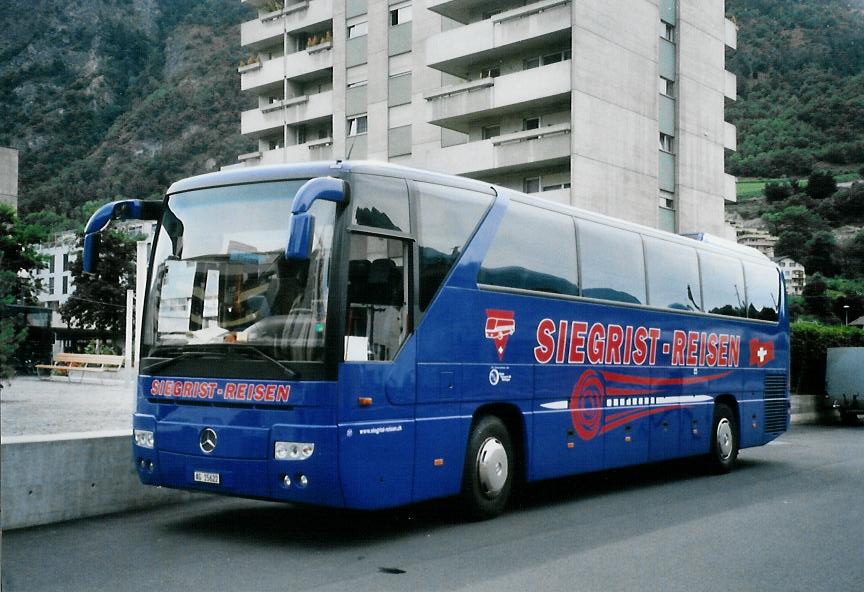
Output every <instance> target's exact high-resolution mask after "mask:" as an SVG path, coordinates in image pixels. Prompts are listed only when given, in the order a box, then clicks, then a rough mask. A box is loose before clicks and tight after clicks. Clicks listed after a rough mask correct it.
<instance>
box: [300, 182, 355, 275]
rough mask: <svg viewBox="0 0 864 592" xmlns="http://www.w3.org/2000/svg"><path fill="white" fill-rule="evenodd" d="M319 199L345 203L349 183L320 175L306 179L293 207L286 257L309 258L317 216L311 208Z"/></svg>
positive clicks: (303, 259)
mask: <svg viewBox="0 0 864 592" xmlns="http://www.w3.org/2000/svg"><path fill="white" fill-rule="evenodd" d="M319 200H323V201H332V202H334V203H337V204H341V203H345V202H346V201H348V183H346V182H345V181H343V180H342V179H336V178H335V177H318V178H316V179H310V180H309V181H306V183H304V184H303V186H302V187H301V188H300V189H299V190H298V191H297V195H295V196H294V204H293V206H292V207H291V214H292V217H291V235H290V236H289V237H288V246H287V247H285V258H286V259H299V260H301V261H305V260H307V259H309V253H310V251H311V249H312V238H313V236H314V235H315V217H314V216H312V215H311V214H310V213H309V208H311V207H312V204H314V203H315V202H316V201H319Z"/></svg>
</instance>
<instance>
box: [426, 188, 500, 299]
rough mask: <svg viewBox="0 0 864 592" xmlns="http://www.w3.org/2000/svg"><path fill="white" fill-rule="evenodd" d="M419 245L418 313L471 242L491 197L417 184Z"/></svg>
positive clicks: (432, 296) (473, 192)
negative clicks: (469, 241) (469, 240)
mask: <svg viewBox="0 0 864 592" xmlns="http://www.w3.org/2000/svg"><path fill="white" fill-rule="evenodd" d="M416 186H417V191H418V200H417V206H418V216H419V230H420V232H419V234H420V236H419V241H420V242H419V244H420V303H419V304H420V310H421V311H422V310H426V308H427V307H428V306H429V303H430V302H432V298H434V297H435V292H437V291H438V287H439V286H440V285H441V282H443V281H444V278H445V277H447V273H448V272H449V271H450V268H451V267H452V266H453V263H455V262H456V259H457V258H458V257H459V255H460V254H461V253H462V249H464V248H465V243H467V242H468V239H469V238H471V234H472V233H473V232H474V229H475V228H476V227H477V225H478V224H479V223H480V219H481V218H482V217H483V214H484V213H485V212H486V210H487V209H488V207H489V205H490V204H491V203H492V197H491V196H489V195H483V194H482V193H477V192H475V191H467V190H464V189H454V188H453V187H445V186H443V185H433V184H430V183H417V185H416Z"/></svg>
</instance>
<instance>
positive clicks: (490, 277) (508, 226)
mask: <svg viewBox="0 0 864 592" xmlns="http://www.w3.org/2000/svg"><path fill="white" fill-rule="evenodd" d="M477 282H478V283H480V284H490V285H493V286H504V287H508V288H520V289H523V290H536V291H538V292H550V293H552V294H569V295H571V296H578V294H579V288H578V284H579V276H578V275H577V273H576V233H575V228H574V226H573V219H572V218H570V217H569V216H565V215H563V214H556V213H554V212H549V211H547V210H543V209H540V208H535V207H531V206H527V205H524V204H520V203H511V204H510V208H509V209H508V210H507V214H506V215H505V216H504V220H503V221H502V223H501V227H500V228H499V229H498V233H497V234H496V235H495V240H494V241H493V242H492V246H491V247H490V248H489V252H488V253H487V255H486V259H484V261H483V265H482V267H481V268H480V275H479V276H478V277H477Z"/></svg>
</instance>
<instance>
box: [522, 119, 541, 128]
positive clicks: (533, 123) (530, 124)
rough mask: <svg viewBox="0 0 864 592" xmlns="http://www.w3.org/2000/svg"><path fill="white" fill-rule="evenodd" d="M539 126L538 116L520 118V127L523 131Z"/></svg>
mask: <svg viewBox="0 0 864 592" xmlns="http://www.w3.org/2000/svg"><path fill="white" fill-rule="evenodd" d="M539 127H540V118H539V117H529V118H527V119H523V120H522V129H523V130H524V131H528V130H535V129H538V128H539Z"/></svg>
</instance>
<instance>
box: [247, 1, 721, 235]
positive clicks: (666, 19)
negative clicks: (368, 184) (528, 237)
mask: <svg viewBox="0 0 864 592" xmlns="http://www.w3.org/2000/svg"><path fill="white" fill-rule="evenodd" d="M243 1H245V2H247V3H248V4H250V5H252V6H254V7H255V8H257V10H258V18H256V19H255V20H252V21H249V22H247V23H243V25H242V26H241V44H242V45H243V46H244V47H245V48H246V49H247V50H248V52H249V54H248V58H247V59H246V60H245V63H244V65H242V66H241V67H240V68H239V72H240V77H241V88H242V89H243V90H245V91H247V92H249V93H251V94H253V95H254V96H256V97H257V101H258V107H257V108H256V109H252V110H249V111H247V112H244V113H243V118H242V119H243V121H242V131H243V133H244V134H246V135H249V136H251V137H254V138H256V139H257V140H258V144H259V146H258V150H257V151H255V152H252V153H249V154H244V155H241V156H240V157H239V159H240V161H241V163H240V165H235V166H250V165H257V164H271V163H279V162H295V161H303V160H321V159H333V158H346V157H348V156H349V155H350V158H352V159H372V160H382V161H391V162H397V163H400V164H407V165H411V166H417V167H421V168H427V169H431V170H436V171H441V172H445V173H451V174H460V175H465V176H469V177H473V178H478V179H483V180H486V181H489V182H491V183H496V184H499V185H503V186H506V187H510V188H514V189H517V190H520V191H525V192H526V193H534V192H537V193H542V196H543V197H544V198H548V199H552V200H555V201H559V202H562V203H567V204H571V205H574V206H577V207H583V208H586V209H589V210H593V211H598V212H602V213H604V214H609V215H612V216H616V217H619V218H624V219H627V220H631V221H635V222H639V223H642V224H646V225H649V226H653V227H659V228H663V229H666V230H671V231H675V232H682V233H684V232H709V233H712V234H717V235H722V234H724V232H725V228H724V220H723V214H724V204H725V202H726V201H734V199H735V179H734V178H733V177H731V176H730V175H727V174H725V172H724V160H725V152H726V151H727V150H734V148H735V144H736V140H735V128H734V126H731V125H730V124H728V123H726V122H725V121H724V109H725V105H726V102H727V101H731V100H734V99H735V97H736V92H735V86H736V81H735V76H734V75H733V74H731V73H729V72H727V71H726V69H725V49H726V47H732V48H734V47H735V45H736V44H737V29H736V27H735V25H734V24H733V23H732V22H731V21H729V20H728V19H726V18H725V14H724V2H709V3H705V2H700V1H698V0H626V1H625V0H609V1H608V2H600V3H598V2H588V1H587V0H539V1H538V0H504V1H499V2H492V1H490V0H427V1H425V2H420V1H417V0H415V1H414V2H413V3H412V2H410V1H394V0H300V1H298V0H284V4H283V2H282V0H278V1H274V0H243Z"/></svg>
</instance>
